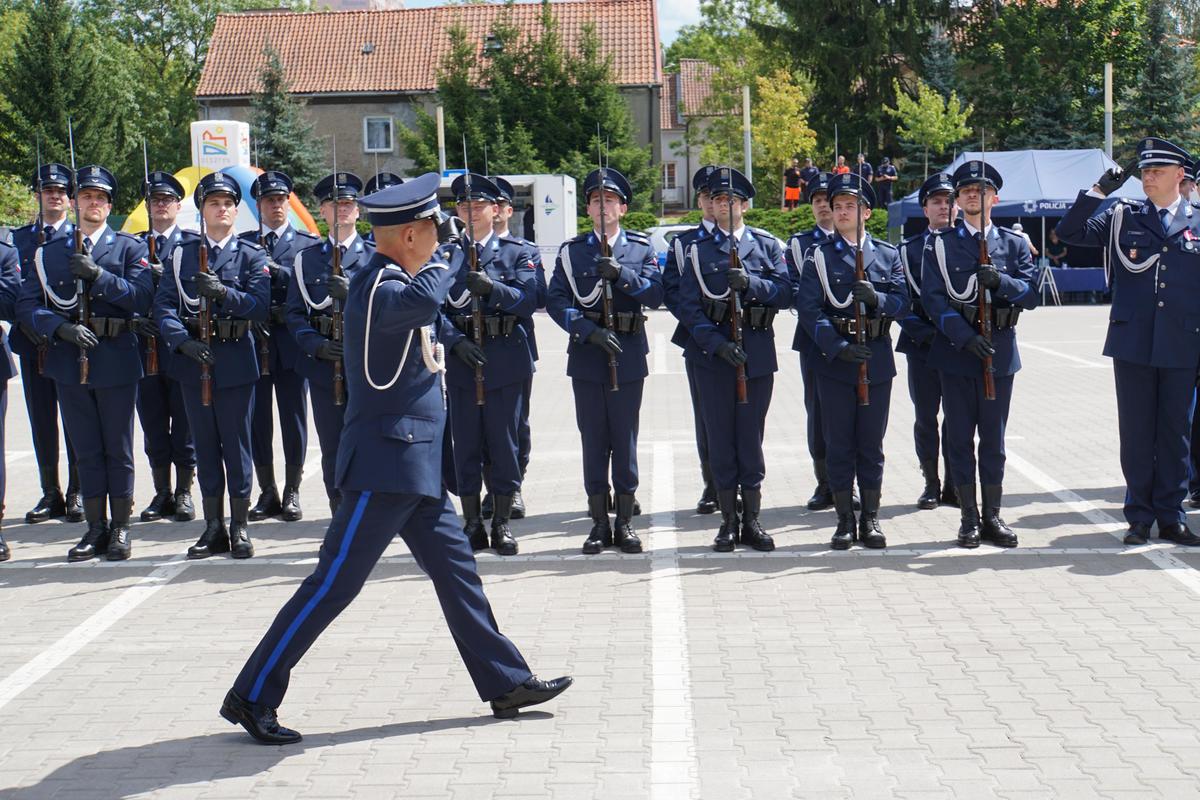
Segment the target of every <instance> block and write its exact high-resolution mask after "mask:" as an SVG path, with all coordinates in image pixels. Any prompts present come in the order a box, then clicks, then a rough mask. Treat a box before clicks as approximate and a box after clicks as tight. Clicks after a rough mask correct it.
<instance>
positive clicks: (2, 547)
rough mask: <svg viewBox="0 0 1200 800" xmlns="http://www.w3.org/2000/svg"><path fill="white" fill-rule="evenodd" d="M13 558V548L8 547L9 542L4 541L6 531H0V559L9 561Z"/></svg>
mask: <svg viewBox="0 0 1200 800" xmlns="http://www.w3.org/2000/svg"><path fill="white" fill-rule="evenodd" d="M10 558H12V550H10V549H8V542H6V541H4V532H3V531H0V561H8V560H9V559H10Z"/></svg>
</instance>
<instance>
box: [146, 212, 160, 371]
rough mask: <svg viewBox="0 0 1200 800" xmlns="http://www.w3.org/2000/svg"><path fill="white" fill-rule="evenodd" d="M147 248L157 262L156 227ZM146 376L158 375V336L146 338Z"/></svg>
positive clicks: (151, 230) (152, 231)
mask: <svg viewBox="0 0 1200 800" xmlns="http://www.w3.org/2000/svg"><path fill="white" fill-rule="evenodd" d="M146 215H147V217H149V215H150V194H149V192H147V193H146ZM146 246H147V247H148V248H149V252H150V260H151V261H155V260H156V258H155V256H156V251H157V250H158V246H157V245H156V244H155V242H154V226H153V225H151V226H150V233H149V234H147V235H146ZM154 288H156V289H157V288H158V287H157V286H155V287H154ZM146 374H147V375H157V374H158V337H157V336H147V337H146Z"/></svg>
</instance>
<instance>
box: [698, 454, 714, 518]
mask: <svg viewBox="0 0 1200 800" xmlns="http://www.w3.org/2000/svg"><path fill="white" fill-rule="evenodd" d="M700 477H701V478H703V479H704V491H703V492H701V493H700V499H699V500H697V501H696V513H697V514H713V513H716V510H717V487H716V486H714V485H713V479H712V469H711V468H709V466H708V462H707V461H701V462H700Z"/></svg>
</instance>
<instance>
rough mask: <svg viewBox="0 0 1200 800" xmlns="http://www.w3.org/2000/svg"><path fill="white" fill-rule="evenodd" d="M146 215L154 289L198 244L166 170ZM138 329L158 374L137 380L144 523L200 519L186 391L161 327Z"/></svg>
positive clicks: (144, 324)
mask: <svg viewBox="0 0 1200 800" xmlns="http://www.w3.org/2000/svg"><path fill="white" fill-rule="evenodd" d="M147 182H148V184H149V185H148V186H147V188H146V196H147V200H148V201H149V202H147V204H146V216H147V219H149V221H150V228H149V230H147V231H146V232H145V233H142V234H139V236H140V238H141V239H142V241H144V242H145V243H146V247H147V251H148V256H149V266H150V276H151V279H152V281H153V286H154V291H155V292H157V291H158V284H159V283H160V282H161V280H162V275H163V264H164V263H166V262H168V261H170V260H171V255H172V253H174V252H175V248H176V247H178V246H179V244H180V242H185V241H186V242H194V241H196V240H198V239H199V238H200V236H199V234H197V233H194V232H192V231H185V230H183V229H182V228H180V227H179V225H178V224H177V222H176V221H177V220H178V218H179V211H180V209H181V205H180V201H182V200H183V185H182V184H181V183H180V182H179V181H177V180H175V177H174V176H172V175H171V174H170V173H168V172H161V171H155V172H151V173H150V175H149V176H148V177H147ZM133 328H134V331H135V332H136V333H137V334H138V338H139V339H140V343H141V348H142V358H143V363H144V364H149V356H150V348H152V347H153V348H155V351H154V352H155V356H156V357H157V359H158V371H157V372H156V373H155V374H151V371H150V369H149V368H147V369H146V374H145V376H143V378H142V379H141V381H139V382H138V393H137V410H138V419H139V420H140V421H141V424H142V440H143V443H144V445H145V451H146V458H147V459H148V460H149V461H150V474H151V475H152V476H153V479H154V498H153V499H152V500H151V501H150V505H148V506H146V508H144V509H143V510H142V514H141V518H142V521H143V522H152V521H153V520H156V519H163V518H173V519H175V520H177V521H179V522H187V521H188V520H193V519H195V518H196V507H195V505H194V504H193V502H192V481H193V480H194V478H195V475H196V447H195V445H194V444H193V443H192V432H191V429H189V428H188V422H187V411H186V410H184V407H183V390H182V389H181V388H180V386H179V382H178V381H176V380H175V379H174V378H172V377H171V376H170V374H169V373H170V371H169V369H168V368H167V362H168V361H170V359H171V352H170V350H169V349H168V348H167V345H166V342H164V341H163V340H162V338H161V337H160V336H159V335H158V323H157V322H156V321H155V320H154V318H153V317H151V316H149V315H147V316H144V317H135V318H134V319H133ZM172 464H174V465H175V491H174V492H172V491H171V465H172Z"/></svg>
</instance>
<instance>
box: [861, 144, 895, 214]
mask: <svg viewBox="0 0 1200 800" xmlns="http://www.w3.org/2000/svg"><path fill="white" fill-rule="evenodd" d="M867 166H868V168H869V167H870V164H868V165H867ZM899 177H900V175H899V174H898V173H897V172H896V168H895V167H893V166H892V162H891V160H890V159H889V158H888V157H887V156H884V157H883V160H882V161H880V162H879V174H878V175H876V176H875V183H876V184H878V185H879V188H878V189H877V190H876V191H875V194H876V195H878V196H879V207H880V208H884V209H886V208H887V207H888V205H890V204H891V202H892V184H893V183H895V182H896V180H897V179H898V178H899Z"/></svg>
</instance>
